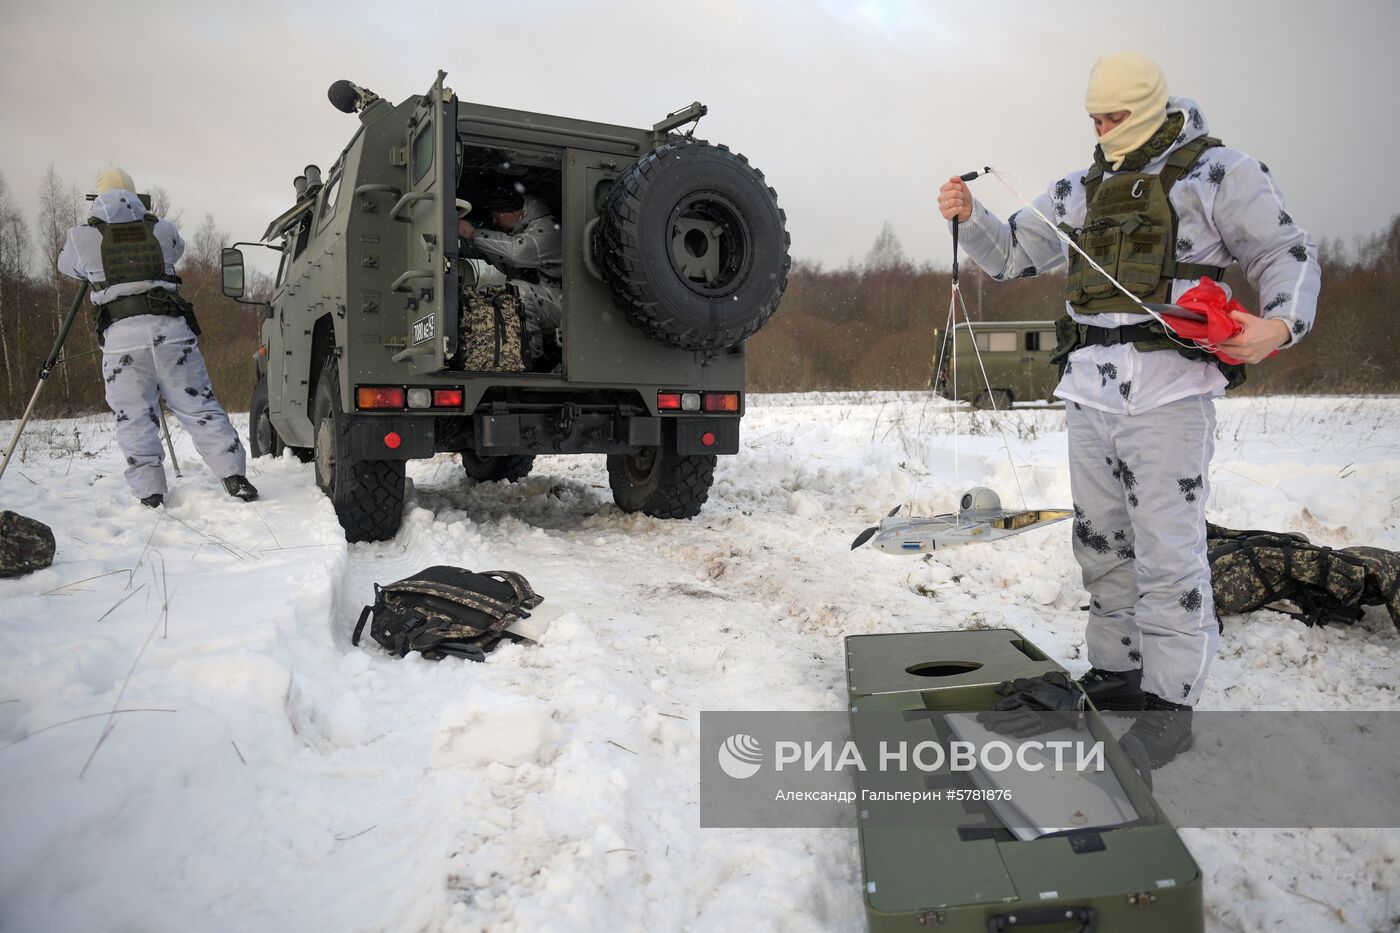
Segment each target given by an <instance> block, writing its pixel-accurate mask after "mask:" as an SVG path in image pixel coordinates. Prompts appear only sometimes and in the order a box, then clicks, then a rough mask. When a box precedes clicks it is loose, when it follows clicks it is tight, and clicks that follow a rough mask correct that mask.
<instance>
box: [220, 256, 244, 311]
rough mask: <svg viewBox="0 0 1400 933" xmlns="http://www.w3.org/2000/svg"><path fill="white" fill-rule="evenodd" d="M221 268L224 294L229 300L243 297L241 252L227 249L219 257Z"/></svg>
mask: <svg viewBox="0 0 1400 933" xmlns="http://www.w3.org/2000/svg"><path fill="white" fill-rule="evenodd" d="M219 264H220V265H221V266H222V267H223V273H224V276H223V282H224V294H225V295H227V296H228V297H230V298H242V297H243V251H242V250H240V249H234V248H233V247H228V248H226V249H224V251H223V252H222V253H220V255H219Z"/></svg>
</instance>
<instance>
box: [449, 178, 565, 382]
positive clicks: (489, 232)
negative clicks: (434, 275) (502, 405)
mask: <svg viewBox="0 0 1400 933" xmlns="http://www.w3.org/2000/svg"><path fill="white" fill-rule="evenodd" d="M473 201H474V202H475V203H476V206H477V207H479V208H481V209H482V210H485V211H489V212H490V215H491V221H490V224H491V227H494V228H495V229H485V228H482V227H478V226H476V225H475V224H473V223H471V222H470V221H469V220H467V219H465V218H463V219H462V220H460V221H458V224H457V233H458V235H459V236H460V237H461V252H462V253H463V254H464V255H470V256H476V257H479V258H481V259H484V260H486V261H487V262H489V263H490V264H491V265H492V266H494V267H495V268H497V269H499V270H500V271H501V272H502V273H503V274H504V275H505V276H506V289H507V291H508V292H509V294H510V296H512V297H513V298H514V299H515V301H514V304H515V306H516V307H517V308H518V310H519V313H520V315H521V317H522V318H523V319H524V321H525V322H526V324H527V330H537V331H538V334H539V335H540V337H541V338H542V339H541V341H540V342H541V344H542V346H541V347H540V348H539V350H538V352H539V355H541V356H543V358H544V359H543V360H538V359H537V360H535V361H534V365H532V366H531V368H533V369H536V370H539V369H540V368H541V364H542V363H543V364H547V365H544V366H543V368H544V369H546V370H547V369H549V368H552V367H553V366H554V365H555V364H556V363H557V362H558V356H559V353H558V347H559V336H558V330H559V326H560V322H561V320H562V311H563V288H562V276H563V269H564V261H563V234H562V231H561V230H560V227H559V222H558V220H556V219H555V218H554V216H553V215H552V214H551V213H550V210H549V207H548V206H547V205H546V204H545V202H544V201H543V200H542V199H540V198H538V197H536V196H535V195H532V194H525V193H522V192H521V191H520V190H519V188H518V187H517V186H516V185H514V184H511V183H508V182H507V183H503V184H500V185H497V186H493V187H492V188H490V189H488V190H487V191H484V192H481V193H479V194H478V195H477V196H476V197H475V198H474V199H473ZM527 353H528V351H527ZM526 363H527V365H530V361H529V360H527V361H526Z"/></svg>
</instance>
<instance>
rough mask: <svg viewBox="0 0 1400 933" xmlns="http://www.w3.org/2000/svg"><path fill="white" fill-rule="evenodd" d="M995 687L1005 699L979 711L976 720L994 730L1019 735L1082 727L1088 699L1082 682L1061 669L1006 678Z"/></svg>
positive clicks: (1019, 736) (1021, 736)
mask: <svg viewBox="0 0 1400 933" xmlns="http://www.w3.org/2000/svg"><path fill="white" fill-rule="evenodd" d="M996 691H997V695H998V696H1002V697H1005V698H1006V699H1004V700H1001V701H999V702H998V703H997V704H996V705H995V706H993V707H992V708H991V709H990V710H987V711H985V712H981V713H978V714H977V721H978V722H979V723H981V724H982V725H983V726H985V727H986V728H988V729H990V730H992V731H993V732H999V733H1001V734H1002V735H1011V736H1016V737H1017V738H1025V737H1026V736H1031V735H1039V734H1040V733H1042V732H1049V731H1051V730H1053V729H1065V728H1073V729H1077V728H1079V725H1080V724H1081V722H1082V721H1083V718H1084V707H1085V703H1086V701H1087V699H1088V698H1087V697H1085V695H1084V691H1083V690H1081V689H1080V687H1079V684H1077V683H1075V682H1074V681H1073V680H1071V679H1070V678H1069V675H1067V674H1063V673H1061V672H1060V671H1051V672H1050V673H1048V674H1042V675H1040V676H1039V677H1018V678H1016V679H1015V680H1007V681H1003V682H1002V683H999V684H997V686H996Z"/></svg>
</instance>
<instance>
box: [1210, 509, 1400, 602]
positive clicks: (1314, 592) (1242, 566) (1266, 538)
mask: <svg viewBox="0 0 1400 933" xmlns="http://www.w3.org/2000/svg"><path fill="white" fill-rule="evenodd" d="M1206 546H1207V548H1208V556H1209V559H1210V569H1211V591H1212V593H1213V594H1214V595H1215V608H1216V611H1217V612H1221V613H1240V612H1252V611H1254V610H1255V609H1263V608H1269V609H1274V610H1276V611H1279V612H1283V613H1286V614H1287V615H1291V616H1293V617H1294V618H1296V619H1298V620H1300V621H1302V622H1303V623H1305V624H1307V625H1309V626H1312V625H1325V624H1327V623H1329V622H1343V623H1346V624H1351V623H1352V622H1355V621H1356V620H1357V619H1359V618H1361V613H1362V607H1363V606H1385V607H1386V609H1387V610H1388V611H1389V612H1390V619H1391V621H1392V622H1394V623H1395V624H1396V626H1397V627H1400V553H1396V552H1394V551H1386V550H1382V549H1381V548H1374V547H1349V548H1341V549H1340V550H1334V549H1332V548H1329V547H1323V546H1321V545H1316V544H1313V543H1312V542H1310V541H1309V540H1308V539H1307V537H1306V536H1304V535H1300V534H1285V533H1282V532H1274V531H1235V530H1233V529H1230V528H1221V527H1220V526H1219V525H1209V524H1208V525H1206ZM1290 604H1291V605H1290Z"/></svg>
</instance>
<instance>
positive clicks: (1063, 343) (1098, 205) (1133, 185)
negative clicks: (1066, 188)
mask: <svg viewBox="0 0 1400 933" xmlns="http://www.w3.org/2000/svg"><path fill="white" fill-rule="evenodd" d="M1223 145H1224V143H1222V142H1221V141H1220V140H1218V139H1216V138H1214V137H1213V136H1201V137H1198V138H1196V139H1194V140H1192V141H1191V142H1189V143H1187V144H1186V145H1184V146H1182V147H1180V148H1178V149H1176V150H1175V151H1173V152H1172V153H1171V155H1170V156H1169V157H1168V158H1167V164H1166V165H1165V166H1164V167H1163V168H1162V171H1161V172H1160V173H1158V174H1151V173H1147V172H1120V173H1119V174H1116V175H1114V176H1113V177H1112V178H1107V179H1106V178H1104V168H1103V165H1102V164H1097V163H1096V164H1095V165H1094V167H1093V168H1091V169H1090V170H1089V172H1088V174H1086V175H1085V176H1084V200H1085V212H1084V226H1083V227H1081V228H1077V229H1076V228H1075V227H1071V226H1070V225H1069V224H1064V223H1062V224H1060V229H1061V230H1062V231H1064V233H1065V234H1066V235H1067V236H1069V237H1070V239H1072V240H1073V241H1074V242H1075V244H1076V245H1077V246H1078V247H1079V248H1080V249H1082V250H1083V251H1084V252H1085V253H1087V254H1088V255H1089V256H1090V258H1092V259H1093V260H1094V262H1096V263H1098V265H1099V266H1100V267H1101V268H1103V270H1104V271H1105V272H1107V273H1108V274H1109V275H1111V276H1112V277H1113V278H1115V279H1117V280H1118V282H1119V283H1120V284H1121V285H1122V286H1123V287H1124V288H1125V289H1127V290H1128V291H1129V292H1131V293H1132V294H1133V295H1136V296H1137V297H1138V298H1139V299H1141V300H1142V301H1144V302H1148V303H1158V304H1160V303H1164V302H1169V301H1170V300H1171V289H1172V281H1173V280H1174V279H1199V278H1202V277H1204V276H1209V277H1210V278H1212V279H1215V280H1216V281H1219V280H1220V279H1221V278H1222V277H1223V276H1224V275H1225V269H1224V268H1223V267H1221V266H1208V265H1204V264H1201V263H1192V262H1177V261H1176V241H1177V227H1178V225H1179V218H1178V217H1177V214H1176V209H1175V208H1173V207H1172V203H1171V190H1172V186H1173V185H1175V184H1176V183H1177V181H1178V180H1180V178H1181V176H1182V175H1185V174H1186V173H1187V172H1189V171H1190V170H1191V168H1192V167H1193V166H1194V165H1195V164H1196V163H1197V162H1198V161H1199V160H1200V158H1201V155H1202V154H1203V153H1204V152H1205V151H1206V150H1208V149H1211V148H1214V147H1216V146H1223ZM1065 300H1066V301H1067V302H1069V304H1071V305H1072V306H1073V307H1074V310H1075V312H1076V313H1077V314H1081V315H1092V314H1141V313H1142V309H1141V308H1139V307H1138V305H1137V303H1136V302H1134V301H1133V300H1132V299H1131V298H1129V297H1128V296H1127V295H1125V294H1123V292H1122V291H1120V290H1119V289H1118V287H1117V286H1116V285H1114V284H1113V282H1111V281H1109V279H1108V277H1107V276H1105V275H1104V274H1103V273H1101V272H1099V271H1098V270H1097V269H1095V268H1094V267H1093V266H1091V265H1090V264H1089V263H1088V262H1087V261H1086V260H1085V259H1084V257H1083V256H1081V255H1080V254H1079V253H1078V252H1077V251H1074V250H1071V251H1070V263H1069V276H1068V279H1067V282H1066V286H1065ZM1057 323H1058V324H1060V325H1062V326H1058V327H1057V331H1060V332H1061V333H1060V336H1061V340H1060V343H1059V345H1058V346H1057V347H1056V348H1055V354H1054V356H1053V357H1052V361H1054V362H1062V361H1063V360H1064V359H1066V358H1068V356H1069V354H1070V353H1072V352H1073V351H1074V350H1077V349H1078V348H1079V347H1081V346H1085V345H1087V341H1086V339H1085V338H1086V336H1087V325H1084V324H1078V323H1077V322H1075V321H1073V319H1072V318H1069V317H1068V316H1066V317H1065V318H1064V319H1062V321H1060V322H1057ZM1140 327H1141V328H1144V329H1146V330H1147V331H1150V332H1151V334H1152V335H1154V336H1149V337H1147V338H1146V339H1140V340H1133V341H1131V342H1132V344H1133V346H1134V347H1135V348H1137V349H1138V350H1139V351H1142V352H1149V351H1155V350H1176V351H1177V352H1179V353H1180V354H1181V355H1182V356H1185V357H1187V358H1188V359H1194V360H1204V361H1207V362H1210V363H1214V364H1215V365H1217V366H1218V367H1219V368H1220V370H1221V372H1222V373H1224V374H1225V377H1226V379H1227V380H1229V384H1230V385H1229V387H1230V388H1232V389H1233V388H1234V387H1235V386H1237V385H1239V384H1240V383H1242V382H1244V367H1243V366H1227V365H1226V364H1223V363H1221V362H1220V361H1219V360H1218V359H1216V358H1215V357H1214V356H1212V355H1211V354H1209V353H1207V352H1206V351H1205V350H1202V349H1200V348H1199V347H1189V348H1188V347H1183V346H1181V345H1180V344H1179V343H1177V342H1176V341H1174V340H1172V339H1171V338H1169V337H1168V336H1167V333H1166V328H1165V327H1163V326H1162V324H1161V323H1159V322H1158V321H1156V320H1152V321H1150V322H1148V323H1147V324H1143V325H1140Z"/></svg>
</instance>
